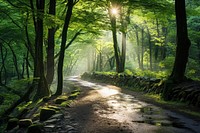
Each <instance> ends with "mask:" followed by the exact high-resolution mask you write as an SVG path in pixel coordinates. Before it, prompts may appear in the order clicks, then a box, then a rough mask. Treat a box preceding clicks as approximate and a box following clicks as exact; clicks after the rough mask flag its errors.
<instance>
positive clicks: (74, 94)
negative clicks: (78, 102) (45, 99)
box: [68, 91, 80, 100]
mask: <svg viewBox="0 0 200 133" xmlns="http://www.w3.org/2000/svg"><path fill="white" fill-rule="evenodd" d="M79 94H80V92H79V91H77V92H74V93H72V94H71V95H69V97H68V100H73V99H76V97H77V96H78V95H79Z"/></svg>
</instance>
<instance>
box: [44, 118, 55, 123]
mask: <svg viewBox="0 0 200 133" xmlns="http://www.w3.org/2000/svg"><path fill="white" fill-rule="evenodd" d="M57 121H58V119H50V120H47V121H45V123H47V124H52V123H56V122H57Z"/></svg>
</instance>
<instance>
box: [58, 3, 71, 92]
mask: <svg viewBox="0 0 200 133" xmlns="http://www.w3.org/2000/svg"><path fill="white" fill-rule="evenodd" d="M67 6H68V9H67V13H66V16H65V23H64V27H63V31H62V41H61V47H60V56H59V59H58V70H57V72H58V84H57V90H56V93H55V95H61V94H62V89H63V64H64V56H65V46H66V41H67V32H68V28H69V23H70V19H71V16H72V10H73V6H74V3H73V1H72V0H68V4H67Z"/></svg>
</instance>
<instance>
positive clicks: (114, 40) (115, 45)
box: [110, 14, 122, 73]
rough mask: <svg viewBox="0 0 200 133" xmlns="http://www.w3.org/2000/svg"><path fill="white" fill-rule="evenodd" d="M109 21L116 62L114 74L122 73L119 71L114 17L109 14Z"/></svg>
mask: <svg viewBox="0 0 200 133" xmlns="http://www.w3.org/2000/svg"><path fill="white" fill-rule="evenodd" d="M110 20H111V27H112V35H113V47H114V53H115V60H116V72H117V73H120V72H122V71H121V69H120V63H121V62H120V55H119V48H118V42H117V29H116V17H115V16H114V15H111V14H110Z"/></svg>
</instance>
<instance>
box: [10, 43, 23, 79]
mask: <svg viewBox="0 0 200 133" xmlns="http://www.w3.org/2000/svg"><path fill="white" fill-rule="evenodd" d="M7 44H8V47H9V48H10V50H11V52H12V55H13V62H14V66H15V71H16V73H17V79H18V80H19V79H20V77H21V76H20V72H19V68H18V62H17V56H16V54H15V52H14V50H13V48H12V47H11V45H10V43H7Z"/></svg>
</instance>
